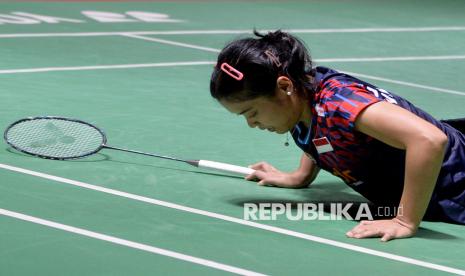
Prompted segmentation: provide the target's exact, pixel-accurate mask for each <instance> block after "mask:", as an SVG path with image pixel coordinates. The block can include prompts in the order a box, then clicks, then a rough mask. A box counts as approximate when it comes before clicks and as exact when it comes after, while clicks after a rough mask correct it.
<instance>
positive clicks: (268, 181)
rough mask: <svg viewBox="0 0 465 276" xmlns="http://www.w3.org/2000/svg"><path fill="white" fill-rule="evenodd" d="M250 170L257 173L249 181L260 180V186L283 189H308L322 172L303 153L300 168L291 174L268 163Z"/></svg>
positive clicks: (260, 164) (253, 166)
mask: <svg viewBox="0 0 465 276" xmlns="http://www.w3.org/2000/svg"><path fill="white" fill-rule="evenodd" d="M250 168H252V169H255V170H256V171H255V173H253V174H251V175H249V176H247V177H246V179H247V180H254V179H259V180H260V181H259V182H258V184H259V185H267V186H276V187H283V188H303V187H307V186H308V185H310V183H312V182H313V180H314V179H315V178H316V176H317V175H318V172H319V171H320V168H318V166H317V165H316V163H315V162H314V161H313V160H312V159H311V158H310V157H309V156H307V154H306V153H303V154H302V157H301V158H300V165H299V168H298V169H297V170H295V171H293V172H290V173H285V172H281V171H279V170H277V169H276V168H274V167H273V166H271V165H270V164H268V163H266V162H260V163H257V164H254V165H251V166H250Z"/></svg>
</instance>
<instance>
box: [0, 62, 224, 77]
mask: <svg viewBox="0 0 465 276" xmlns="http://www.w3.org/2000/svg"><path fill="white" fill-rule="evenodd" d="M215 63H216V62H212V61H188V62H160V63H139V64H114V65H95V66H67V67H42V68H25V69H5V70H0V74H18V73H43V72H53V71H84V70H103V69H128V68H148V67H169V66H192V65H213V64H215Z"/></svg>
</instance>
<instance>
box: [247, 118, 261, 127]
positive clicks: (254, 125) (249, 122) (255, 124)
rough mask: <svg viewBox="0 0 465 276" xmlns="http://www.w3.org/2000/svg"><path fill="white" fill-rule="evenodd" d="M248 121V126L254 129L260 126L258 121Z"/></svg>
mask: <svg viewBox="0 0 465 276" xmlns="http://www.w3.org/2000/svg"><path fill="white" fill-rule="evenodd" d="M246 120H247V124H248V125H249V127H251V128H254V127H256V126H257V125H258V123H257V121H255V120H251V119H246Z"/></svg>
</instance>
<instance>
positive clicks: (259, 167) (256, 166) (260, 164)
mask: <svg viewBox="0 0 465 276" xmlns="http://www.w3.org/2000/svg"><path fill="white" fill-rule="evenodd" d="M266 165H268V163H266V162H264V161H262V162H258V163H255V164H252V165H250V166H249V168H251V169H254V170H263V169H264V168H265V166H266Z"/></svg>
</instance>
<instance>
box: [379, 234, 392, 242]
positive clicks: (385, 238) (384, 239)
mask: <svg viewBox="0 0 465 276" xmlns="http://www.w3.org/2000/svg"><path fill="white" fill-rule="evenodd" d="M394 238H395V236H394V235H392V234H391V233H384V235H383V236H382V237H381V241H382V242H387V241H390V240H392V239H394Z"/></svg>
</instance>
